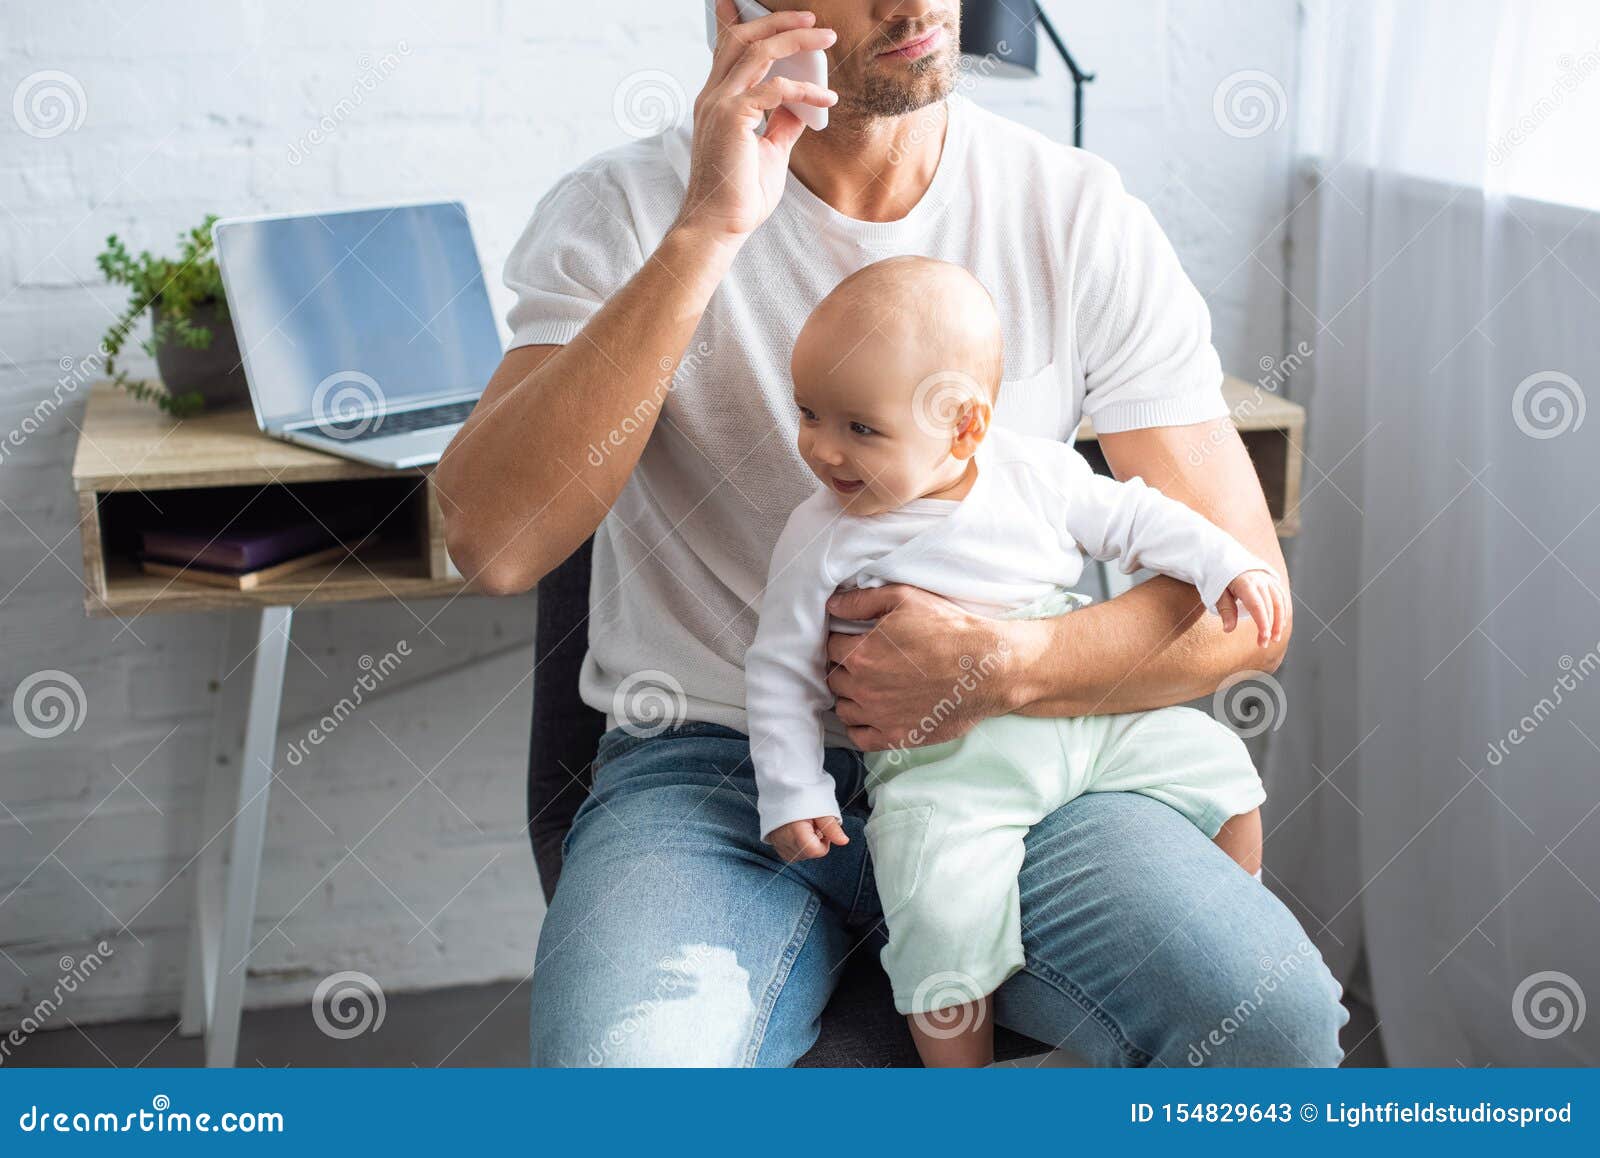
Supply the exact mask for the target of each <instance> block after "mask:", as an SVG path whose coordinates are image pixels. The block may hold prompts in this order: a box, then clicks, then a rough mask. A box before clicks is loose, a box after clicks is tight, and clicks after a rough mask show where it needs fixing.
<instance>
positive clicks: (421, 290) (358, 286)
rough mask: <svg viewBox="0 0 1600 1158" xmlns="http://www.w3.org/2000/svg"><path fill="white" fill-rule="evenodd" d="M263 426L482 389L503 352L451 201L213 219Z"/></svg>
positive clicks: (462, 220)
mask: <svg viewBox="0 0 1600 1158" xmlns="http://www.w3.org/2000/svg"><path fill="white" fill-rule="evenodd" d="M215 237H216V248H217V260H218V262H219V264H220V265H221V268H222V275H223V282H224V284H225V286H226V288H227V295H228V309H229V312H230V313H231V314H232V316H233V328H234V331H235V333H236V335H237V336H238V339H239V349H240V352H241V353H242V355H243V357H244V363H245V373H246V375H247V376H248V378H249V381H250V393H251V397H252V398H253V399H254V401H255V407H256V414H257V416H258V418H259V419H260V420H261V424H262V425H263V426H271V427H274V428H277V427H281V426H283V425H285V424H292V423H294V422H296V421H302V420H306V419H312V418H315V419H317V420H319V421H325V420H334V419H339V418H344V419H350V418H355V417H358V416H359V414H358V411H359V410H360V408H361V407H363V406H370V407H371V408H372V409H373V410H375V411H377V412H380V413H381V412H383V411H384V410H388V409H393V408H395V407H397V406H402V405H405V404H408V403H415V402H418V401H422V400H426V399H430V398H439V397H444V396H448V395H451V394H471V393H476V392H478V391H481V390H482V389H483V387H484V386H485V385H486V384H487V383H488V381H489V377H490V375H492V374H493V373H494V370H495V366H496V365H497V364H498V362H499V361H500V355H501V349H500V335H499V331H498V330H497V329H496V327H495V322H494V314H493V312H492V311H491V309H490V306H489V294H488V290H487V289H486V288H485V286H484V284H483V270H482V267H481V266H480V265H479V264H478V251H477V248H476V247H475V246H474V245H473V243H472V231H471V228H470V227H469V226H468V224H467V215H466V210H465V208H464V207H463V206H462V205H461V204H460V203H458V202H450V203H444V204H436V205H407V206H399V207H395V208H387V209H361V210H354V211H350V212H343V213H322V214H306V215H302V216H293V217H273V218H257V219H235V220H225V221H220V222H218V223H217V225H216V232H215Z"/></svg>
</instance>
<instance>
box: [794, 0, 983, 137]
mask: <svg viewBox="0 0 1600 1158" xmlns="http://www.w3.org/2000/svg"><path fill="white" fill-rule="evenodd" d="M767 7H768V8H771V9H773V10H774V11H776V10H777V9H778V8H779V7H782V8H786V9H790V10H795V9H798V10H802V11H804V10H809V11H811V12H814V13H816V16H817V27H819V28H831V29H833V30H834V32H835V33H836V34H837V35H838V39H837V40H835V41H834V43H833V46H832V47H831V48H829V49H828V50H827V53H826V55H827V58H828V87H829V88H831V89H833V90H834V91H835V92H837V93H838V94H839V103H838V104H836V105H835V106H834V107H833V110H832V115H833V116H835V117H842V118H868V119H870V118H876V117H901V116H905V115H906V114H908V113H913V112H915V111H916V110H917V109H920V108H924V107H926V106H927V105H930V104H933V103H934V102H936V101H939V100H942V99H943V98H944V97H945V96H947V95H949V93H950V92H951V91H952V90H953V89H954V88H955V85H956V79H957V75H958V64H957V62H958V61H959V59H960V53H961V4H960V0H781V3H773V4H768V5H767ZM930 34H931V35H932V36H933V39H932V40H931V41H928V42H925V43H918V44H913V45H912V46H911V47H910V48H909V49H906V50H905V51H896V50H897V49H900V48H902V46H904V45H906V44H907V43H908V42H911V41H922V40H923V38H925V37H927V36H929V35H930Z"/></svg>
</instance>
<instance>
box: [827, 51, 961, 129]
mask: <svg viewBox="0 0 1600 1158" xmlns="http://www.w3.org/2000/svg"><path fill="white" fill-rule="evenodd" d="M955 59H956V58H955V56H954V55H952V54H946V53H940V54H939V63H938V64H937V65H933V66H930V67H929V68H928V69H927V71H924V72H919V73H915V74H913V75H910V76H907V75H904V73H905V67H904V66H901V68H900V72H901V74H902V75H876V76H869V77H867V79H866V83H865V84H863V85H862V87H861V91H860V92H859V93H858V94H857V95H856V97H855V98H854V99H853V100H851V101H849V102H848V106H847V107H848V110H849V112H850V113H852V114H855V115H857V116H860V117H863V118H870V117H904V116H910V115H911V114H912V113H914V112H916V111H917V110H918V109H924V108H927V107H928V106H929V105H931V104H936V103H938V102H939V101H942V100H944V98H945V97H947V96H949V95H950V93H951V92H952V91H954V89H955V87H956V79H957V74H958V70H957V68H956V67H955ZM842 103H844V102H841V104H842ZM835 108H836V110H837V106H835Z"/></svg>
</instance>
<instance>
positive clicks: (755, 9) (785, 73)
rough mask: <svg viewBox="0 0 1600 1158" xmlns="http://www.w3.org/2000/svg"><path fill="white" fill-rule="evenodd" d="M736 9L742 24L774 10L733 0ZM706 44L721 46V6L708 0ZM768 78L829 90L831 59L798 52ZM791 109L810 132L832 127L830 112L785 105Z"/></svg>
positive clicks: (781, 62) (750, 0) (777, 63)
mask: <svg viewBox="0 0 1600 1158" xmlns="http://www.w3.org/2000/svg"><path fill="white" fill-rule="evenodd" d="M733 4H734V7H735V8H737V9H738V10H739V21H740V23H747V22H749V21H751V20H759V19H760V18H761V17H763V16H771V15H772V12H771V10H770V9H767V8H764V7H762V6H761V5H760V4H757V3H756V0H733ZM706 43H707V44H709V45H710V46H711V47H712V48H716V46H717V5H716V0H706ZM767 75H768V76H781V77H786V78H787V79H789V80H798V81H805V82H807V83H810V84H818V85H821V86H822V87H823V88H826V87H827V86H828V58H827V57H826V56H824V55H823V54H822V53H821V52H820V51H816V50H813V51H810V52H797V53H795V54H794V55H792V56H786V57H784V58H783V59H782V60H775V61H773V62H772V68H771V69H770V70H769V71H768V73H767ZM783 107H784V108H786V109H788V110H789V111H790V112H791V113H793V114H794V115H795V116H797V117H799V118H800V120H801V121H802V122H803V123H804V124H805V125H806V127H808V128H812V129H818V130H821V129H825V128H827V127H828V110H827V109H824V108H819V107H818V106H816V105H803V104H792V103H790V102H788V101H785V102H784V105H783Z"/></svg>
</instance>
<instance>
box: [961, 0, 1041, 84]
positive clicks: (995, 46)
mask: <svg viewBox="0 0 1600 1158" xmlns="http://www.w3.org/2000/svg"><path fill="white" fill-rule="evenodd" d="M961 52H962V55H964V56H972V57H987V58H988V62H987V63H986V64H985V65H984V66H983V68H984V72H985V75H988V76H998V77H1007V78H1016V79H1021V78H1024V77H1032V76H1038V75H1039V69H1038V62H1039V34H1038V18H1037V16H1035V14H1034V5H1033V3H1032V2H1031V0H964V2H963V3H962V5H961Z"/></svg>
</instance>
